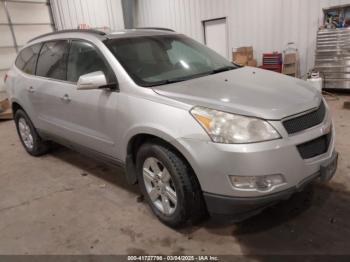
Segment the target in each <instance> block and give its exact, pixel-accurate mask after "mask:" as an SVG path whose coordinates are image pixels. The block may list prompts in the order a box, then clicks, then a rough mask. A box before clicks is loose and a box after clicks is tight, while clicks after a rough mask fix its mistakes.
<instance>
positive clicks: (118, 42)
mask: <svg viewBox="0 0 350 262" xmlns="http://www.w3.org/2000/svg"><path fill="white" fill-rule="evenodd" d="M105 44H106V46H107V47H108V48H109V49H110V50H111V52H112V53H113V54H114V56H115V57H116V58H117V59H118V61H119V62H120V63H121V64H122V66H123V67H124V68H125V70H126V71H127V72H128V73H129V75H130V76H131V77H132V78H133V79H134V81H135V82H136V83H138V84H139V85H141V86H154V85H161V84H167V83H172V82H178V81H184V80H187V79H191V78H195V77H200V76H204V75H208V74H214V73H219V72H222V71H226V70H231V69H235V68H237V67H236V66H235V65H233V64H232V63H231V62H229V61H228V60H226V59H225V58H223V57H222V56H220V55H219V54H217V53H215V52H214V51H213V50H211V49H209V48H207V47H206V46H204V45H202V44H200V43H198V42H196V41H194V40H192V39H190V38H188V37H185V36H183V35H157V36H141V37H130V38H120V39H110V40H107V41H106V42H105Z"/></svg>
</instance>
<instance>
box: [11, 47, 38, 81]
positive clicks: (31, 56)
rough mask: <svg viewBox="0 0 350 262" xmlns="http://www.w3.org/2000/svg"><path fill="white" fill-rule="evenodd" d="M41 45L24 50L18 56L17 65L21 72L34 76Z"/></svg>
mask: <svg viewBox="0 0 350 262" xmlns="http://www.w3.org/2000/svg"><path fill="white" fill-rule="evenodd" d="M40 48H41V43H40V44H36V45H32V46H29V47H26V48H24V49H23V50H22V51H21V52H20V53H19V54H18V56H17V59H16V62H15V65H16V67H17V68H18V69H20V70H21V71H23V72H25V73H27V74H30V75H34V74H35V66H36V61H37V59H38V55H39V52H40Z"/></svg>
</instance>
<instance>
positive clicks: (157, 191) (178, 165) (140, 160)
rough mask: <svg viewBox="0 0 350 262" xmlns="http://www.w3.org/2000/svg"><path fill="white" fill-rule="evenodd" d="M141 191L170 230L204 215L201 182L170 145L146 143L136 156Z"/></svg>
mask: <svg viewBox="0 0 350 262" xmlns="http://www.w3.org/2000/svg"><path fill="white" fill-rule="evenodd" d="M136 162H137V163H136V165H137V174H138V181H139V185H140V189H141V191H142V193H143V194H144V196H145V199H146V201H147V202H148V204H149V205H150V207H151V209H152V211H153V213H154V214H155V215H156V216H157V217H158V219H159V220H160V221H162V222H163V223H164V224H166V225H168V226H171V227H180V226H183V225H185V224H186V222H189V221H192V222H196V221H198V220H199V219H201V218H202V217H203V215H204V214H205V207H204V204H203V203H204V202H203V198H202V192H201V189H200V186H199V184H198V181H197V179H196V177H195V175H194V173H193V171H192V169H191V168H190V167H189V165H188V164H187V163H186V161H185V160H184V159H182V157H181V156H179V154H177V152H175V151H174V150H173V149H171V148H170V147H169V146H167V145H162V144H159V143H145V144H144V145H142V146H141V147H140V149H139V151H138V153H137V161H136Z"/></svg>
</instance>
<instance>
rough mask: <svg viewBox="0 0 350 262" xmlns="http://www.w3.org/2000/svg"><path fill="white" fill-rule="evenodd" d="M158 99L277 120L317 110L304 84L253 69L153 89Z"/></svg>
mask: <svg viewBox="0 0 350 262" xmlns="http://www.w3.org/2000/svg"><path fill="white" fill-rule="evenodd" d="M153 90H154V91H155V92H156V93H158V94H159V95H162V96H166V97H168V98H172V99H175V100H178V101H180V102H183V103H187V104H190V105H193V106H204V107H208V108H212V109H216V110H222V111H226V112H231V113H235V114H241V115H246V116H254V117H260V118H264V119H269V120H280V119H282V118H285V117H287V116H291V115H294V114H298V113H301V112H304V111H307V110H309V109H312V108H315V107H317V106H319V104H320V102H321V95H320V94H319V92H318V91H317V90H316V89H315V88H313V87H312V86H310V85H309V84H308V83H307V82H306V81H303V80H299V79H296V78H292V77H288V76H285V75H282V74H278V73H274V72H271V71H267V70H262V69H258V68H253V67H242V68H239V69H235V70H231V71H227V72H223V73H219V74H215V75H210V76H206V77H200V78H196V79H192V80H188V81H184V82H179V83H175V84H169V85H163V86H157V87H153Z"/></svg>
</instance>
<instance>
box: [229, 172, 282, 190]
mask: <svg viewBox="0 0 350 262" xmlns="http://www.w3.org/2000/svg"><path fill="white" fill-rule="evenodd" d="M230 180H231V183H232V185H233V187H235V188H237V189H243V190H262V191H263V190H269V189H270V188H272V187H274V186H278V185H281V184H283V183H285V180H284V177H283V176H282V175H279V174H277V175H267V176H230Z"/></svg>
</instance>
